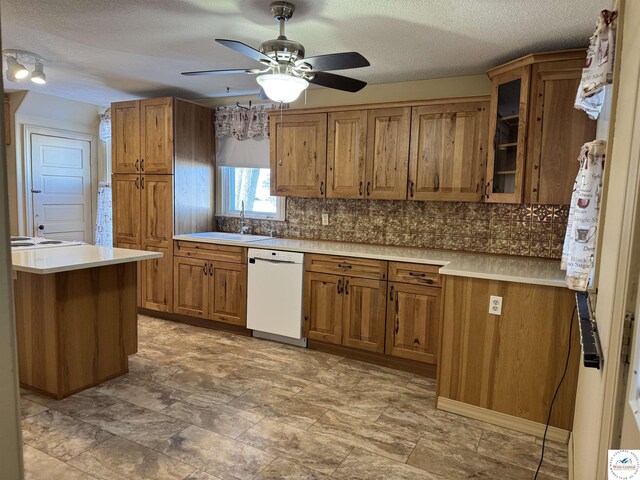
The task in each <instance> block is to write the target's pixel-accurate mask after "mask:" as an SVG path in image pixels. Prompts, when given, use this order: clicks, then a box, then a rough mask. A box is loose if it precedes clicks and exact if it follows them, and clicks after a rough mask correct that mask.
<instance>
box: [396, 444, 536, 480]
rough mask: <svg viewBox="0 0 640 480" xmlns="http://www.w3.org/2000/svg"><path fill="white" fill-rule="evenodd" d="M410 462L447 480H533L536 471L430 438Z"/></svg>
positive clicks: (416, 449)
mask: <svg viewBox="0 0 640 480" xmlns="http://www.w3.org/2000/svg"><path fill="white" fill-rule="evenodd" d="M407 463H408V464H409V465H412V466H414V467H417V468H421V469H423V470H426V471H427V472H430V473H435V474H436V475H440V476H442V477H444V478H446V479H448V480H466V479H469V478H482V479H487V480H489V479H492V480H493V479H496V480H497V479H505V480H506V479H509V480H531V478H532V476H533V472H532V471H531V470H528V469H526V468H523V467H520V466H514V465H509V464H506V463H502V462H499V461H497V460H494V459H492V458H489V457H486V456H484V455H480V454H478V453H474V452H473V451H471V450H467V449H465V448H461V447H455V446H450V445H446V444H444V443H442V442H439V441H437V440H432V439H427V438H422V439H420V441H419V442H418V444H417V445H416V448H415V449H414V450H413V453H412V454H411V456H410V457H409V460H408V461H407Z"/></svg>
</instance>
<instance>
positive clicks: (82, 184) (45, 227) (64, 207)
mask: <svg viewBox="0 0 640 480" xmlns="http://www.w3.org/2000/svg"><path fill="white" fill-rule="evenodd" d="M30 141H31V196H32V205H33V229H34V230H33V231H34V234H37V235H39V236H43V237H47V238H54V239H59V240H82V241H85V242H88V243H92V242H91V240H92V230H93V228H92V227H93V225H92V223H91V218H92V215H91V212H92V199H93V195H92V191H91V144H90V143H89V142H88V141H85V140H77V139H73V138H64V137H54V136H49V135H41V134H36V133H32V134H31V139H30Z"/></svg>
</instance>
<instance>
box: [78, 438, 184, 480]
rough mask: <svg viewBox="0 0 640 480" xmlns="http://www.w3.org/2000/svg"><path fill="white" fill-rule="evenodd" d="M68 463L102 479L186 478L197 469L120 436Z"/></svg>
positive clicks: (179, 479) (147, 479) (168, 479)
mask: <svg viewBox="0 0 640 480" xmlns="http://www.w3.org/2000/svg"><path fill="white" fill-rule="evenodd" d="M69 464H70V465H73V466H74V467H76V468H78V469H80V470H82V471H84V472H87V473H89V474H91V475H93V476H94V477H96V478H99V479H100V480H183V479H184V478H185V477H187V476H188V475H189V474H191V473H192V472H194V471H195V470H196V469H195V467H193V466H191V465H187V464H185V463H182V462H180V461H178V460H176V459H173V458H169V457H167V456H166V455H162V454H161V453H158V452H155V451H153V450H151V449H149V448H147V447H143V446H142V445H139V444H137V443H135V442H131V441H129V440H125V439H124V438H120V437H113V438H111V439H109V440H107V441H106V442H104V443H101V444H100V445H98V446H97V447H95V448H92V449H91V450H87V451H86V452H84V453H83V454H81V455H79V456H77V457H76V458H74V459H72V460H71V461H70V462H69Z"/></svg>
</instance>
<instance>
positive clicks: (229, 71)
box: [182, 68, 263, 76]
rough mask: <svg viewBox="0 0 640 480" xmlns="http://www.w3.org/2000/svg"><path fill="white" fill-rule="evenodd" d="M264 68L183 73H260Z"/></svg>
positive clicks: (183, 73) (188, 73)
mask: <svg viewBox="0 0 640 480" xmlns="http://www.w3.org/2000/svg"><path fill="white" fill-rule="evenodd" d="M262 71H263V70H260V69H259V68H254V69H252V70H245V69H236V70H198V71H196V72H182V75H190V76H192V75H228V74H230V73H250V74H251V73H260V72H262Z"/></svg>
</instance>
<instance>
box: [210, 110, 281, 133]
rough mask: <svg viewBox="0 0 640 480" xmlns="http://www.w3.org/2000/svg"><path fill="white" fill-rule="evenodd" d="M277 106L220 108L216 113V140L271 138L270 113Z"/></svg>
mask: <svg viewBox="0 0 640 480" xmlns="http://www.w3.org/2000/svg"><path fill="white" fill-rule="evenodd" d="M276 107H277V105H255V106H252V107H250V108H246V107H237V106H233V107H218V108H216V111H215V112H216V113H215V132H216V138H218V139H220V138H224V137H236V138H237V139H238V140H244V139H245V138H253V137H258V136H261V137H264V138H269V112H270V111H271V110H273V109H274V108H276Z"/></svg>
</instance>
